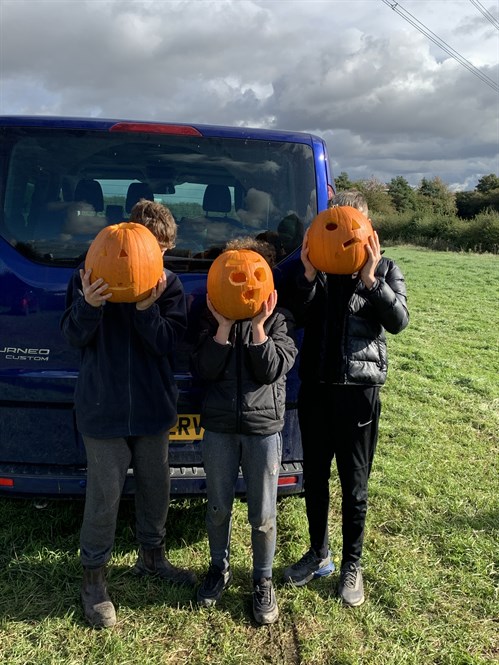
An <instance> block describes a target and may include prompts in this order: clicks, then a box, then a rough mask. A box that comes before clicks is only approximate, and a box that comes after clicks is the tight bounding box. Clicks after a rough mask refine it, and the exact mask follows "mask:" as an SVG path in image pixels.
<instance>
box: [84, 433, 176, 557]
mask: <svg viewBox="0 0 499 665" xmlns="http://www.w3.org/2000/svg"><path fill="white" fill-rule="evenodd" d="M83 441H84V443H85V450H86V453H87V490H86V496H85V510H84V514H83V525H82V528H81V532H80V560H81V563H82V565H83V566H85V567H88V568H98V567H100V566H103V565H104V564H106V563H107V562H108V561H109V559H110V557H111V551H112V549H113V545H114V537H115V531H116V521H117V518H118V509H119V506H120V499H121V493H122V490H123V485H124V483H125V479H126V475H127V471H128V468H129V467H130V466H132V467H133V472H134V477H135V519H136V535H137V540H138V541H139V543H140V544H141V545H142V546H143V547H144V548H145V549H153V548H155V547H159V546H161V545H162V543H163V541H164V537H165V531H166V529H165V523H166V516H167V514H168V506H169V502H170V468H169V465H168V432H164V433H163V434H158V435H155V436H131V437H126V438H116V439H93V438H91V437H88V436H84V437H83Z"/></svg>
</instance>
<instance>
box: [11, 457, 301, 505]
mask: <svg viewBox="0 0 499 665" xmlns="http://www.w3.org/2000/svg"><path fill="white" fill-rule="evenodd" d="M170 477H171V496H172V498H175V497H188V496H203V495H205V494H206V475H205V472H204V469H203V467H202V466H171V467H170ZM278 482H279V485H278V494H279V496H285V495H289V494H301V493H302V491H303V467H302V464H301V462H286V463H283V464H281V470H280V472H279V481H278ZM86 484H87V480H86V470H85V468H81V467H77V468H76V467H60V466H45V465H44V466H41V465H34V464H31V465H30V464H15V465H6V464H1V465H0V497H2V498H3V497H8V496H11V497H18V498H23V497H24V498H26V497H28V498H29V497H32V498H34V497H42V496H43V497H48V498H53V499H56V498H59V499H77V498H84V496H85V488H86ZM134 491H135V481H134V477H133V471H132V470H131V469H130V470H129V471H128V476H127V479H126V481H125V487H124V489H123V496H125V497H127V496H128V497H130V496H133V494H134ZM245 492H246V487H245V483H244V479H243V477H242V474H241V473H240V474H239V478H238V480H237V484H236V494H237V495H238V496H244V495H245Z"/></svg>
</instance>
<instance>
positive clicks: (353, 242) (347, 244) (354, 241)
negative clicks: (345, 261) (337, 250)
mask: <svg viewBox="0 0 499 665" xmlns="http://www.w3.org/2000/svg"><path fill="white" fill-rule="evenodd" d="M358 242H360V240H359V238H350V240H347V241H346V242H344V243H343V249H348V248H349V247H351V246H352V245H356V244H357V243H358Z"/></svg>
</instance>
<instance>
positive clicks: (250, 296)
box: [242, 289, 260, 302]
mask: <svg viewBox="0 0 499 665" xmlns="http://www.w3.org/2000/svg"><path fill="white" fill-rule="evenodd" d="M259 291H260V289H248V290H247V291H243V294H242V295H243V300H244V301H245V302H251V301H254V300H255V296H256V294H257V293H258V292H259Z"/></svg>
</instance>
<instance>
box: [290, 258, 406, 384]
mask: <svg viewBox="0 0 499 665" xmlns="http://www.w3.org/2000/svg"><path fill="white" fill-rule="evenodd" d="M375 276H376V283H375V284H374V286H373V288H372V289H371V290H369V289H367V288H366V287H365V286H364V284H363V283H362V282H361V280H360V279H359V278H358V277H357V278H355V282H354V283H351V284H350V285H348V280H350V282H352V277H351V276H350V275H348V276H345V275H325V274H324V273H321V272H319V273H318V274H317V278H316V280H315V282H313V283H310V282H308V281H307V280H306V279H305V276H304V274H303V272H300V273H299V274H298V276H297V277H296V281H295V287H296V291H295V293H294V295H293V301H294V307H293V312H294V314H295V315H296V317H297V320H298V322H301V324H302V325H303V327H304V338H303V344H302V348H301V351H300V366H299V375H300V379H301V380H302V381H303V382H311V381H325V382H327V383H340V384H353V385H369V386H381V385H383V384H384V383H385V380H386V374H387V369H388V358H387V349H386V339H385V330H386V331H388V332H390V333H392V334H396V333H398V332H400V331H401V330H403V329H404V328H405V327H406V326H407V324H408V322H409V312H408V309H407V297H406V287H405V281H404V277H403V275H402V272H401V271H400V269H399V268H398V267H397V265H396V264H395V263H394V262H393V261H392V260H391V259H388V258H385V257H382V258H381V261H380V262H379V264H378V265H377V267H376V271H375ZM330 289H335V290H339V291H341V290H342V289H343V290H345V289H347V290H348V289H349V292H348V296H347V297H348V300H347V301H346V302H345V303H344V305H341V302H340V301H339V300H338V298H336V299H335V297H331V293H328V291H329V290H330ZM340 300H341V299H340ZM331 308H333V311H330V310H331ZM335 317H336V318H337V319H339V320H338V331H337V333H336V336H335V337H334V342H333V340H332V337H333V335H332V333H331V328H332V325H331V322H334V320H335ZM331 346H336V347H338V353H337V357H336V360H334V361H333V362H331V360H330V355H329V354H330V352H331ZM331 366H333V367H334V370H335V371H334V372H333V375H332V373H331V372H330V371H329V370H330V368H331Z"/></svg>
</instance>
